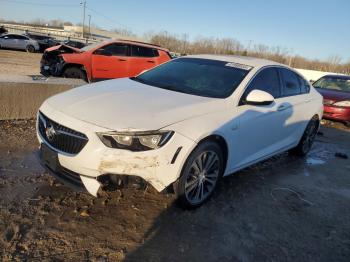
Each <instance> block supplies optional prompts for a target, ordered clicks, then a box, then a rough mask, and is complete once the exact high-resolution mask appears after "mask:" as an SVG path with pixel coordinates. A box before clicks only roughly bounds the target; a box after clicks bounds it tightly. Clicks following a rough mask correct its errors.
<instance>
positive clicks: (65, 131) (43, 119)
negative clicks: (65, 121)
mask: <svg viewBox="0 0 350 262" xmlns="http://www.w3.org/2000/svg"><path fill="white" fill-rule="evenodd" d="M38 128H39V133H40V135H41V137H42V138H43V139H44V140H45V141H46V143H48V144H49V145H50V146H51V147H53V148H54V149H57V150H59V151H61V152H64V153H68V154H73V155H75V154H78V153H79V152H80V151H81V150H82V149H83V148H84V146H85V145H86V143H87V142H88V138H87V137H86V135H84V134H83V133H80V132H77V131H75V130H73V129H70V128H68V127H65V126H62V125H60V124H58V123H56V122H55V121H53V120H51V119H50V118H48V117H47V116H45V115H44V114H43V113H41V112H39V119H38Z"/></svg>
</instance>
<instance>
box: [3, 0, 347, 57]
mask: <svg viewBox="0 0 350 262" xmlns="http://www.w3.org/2000/svg"><path fill="white" fill-rule="evenodd" d="M80 2H81V1H80V0H59V1H57V0H55V1H52V0H46V1H45V0H0V18H4V19H11V20H18V21H22V20H24V21H30V20H33V19H35V18H41V19H48V20H50V19H62V20H67V21H71V22H73V23H78V22H81V21H82V16H83V15H82V7H81V5H80ZM87 8H88V9H87V12H86V17H87V15H89V14H90V15H91V22H92V23H93V24H96V25H98V26H100V27H102V28H105V29H112V28H124V29H128V30H131V31H133V32H134V33H136V34H139V35H143V34H144V33H147V32H150V31H153V32H158V31H164V30H165V31H168V32H169V33H172V34H177V35H179V36H181V35H182V34H187V35H188V36H189V38H190V40H191V39H195V38H196V37H198V36H204V37H214V38H223V37H231V38H234V39H236V40H238V41H240V42H241V43H242V44H244V45H246V46H247V45H249V44H250V45H251V46H253V45H255V44H264V45H268V46H274V47H276V46H279V47H282V48H284V49H286V50H289V52H290V53H291V54H292V55H301V56H304V57H307V58H311V59H321V60H327V59H328V58H329V57H330V56H333V55H339V56H340V57H341V58H342V61H341V62H344V63H345V62H350V0H333V1H330V0H317V1H316V0H290V1H288V0H123V1H121V0H87Z"/></svg>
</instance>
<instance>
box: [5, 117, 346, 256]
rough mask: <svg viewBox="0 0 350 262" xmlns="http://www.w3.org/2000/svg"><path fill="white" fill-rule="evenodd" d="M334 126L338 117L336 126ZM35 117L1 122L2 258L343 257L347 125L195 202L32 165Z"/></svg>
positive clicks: (229, 180)
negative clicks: (79, 189) (300, 153)
mask: <svg viewBox="0 0 350 262" xmlns="http://www.w3.org/2000/svg"><path fill="white" fill-rule="evenodd" d="M338 127H339V126H338ZM37 147H38V144H37V141H36V137H35V124H34V121H15V122H14V121H12V122H0V260H2V261H327V262H328V261H349V260H350V160H349V159H344V158H341V157H336V156H335V153H338V152H341V153H344V154H347V155H349V156H350V132H349V130H348V129H345V128H342V129H339V128H333V127H322V129H321V134H320V135H318V136H317V141H316V143H315V145H314V147H313V149H312V152H311V153H310V154H309V156H308V157H307V158H306V159H299V158H295V157H290V156H289V155H288V154H287V153H286V154H282V155H279V156H277V157H274V158H272V159H270V160H268V161H266V162H264V163H261V164H258V165H255V166H253V167H251V168H248V169H245V170H243V171H241V172H238V173H237V174H235V175H233V176H231V177H227V178H225V179H223V180H222V181H221V183H220V187H219V189H220V190H219V192H218V193H217V194H215V195H214V197H213V198H212V199H211V200H210V201H209V202H208V203H206V204H205V205H204V206H202V207H200V208H199V209H197V210H194V211H184V210H182V209H180V208H179V207H177V205H176V203H175V202H174V196H173V195H171V194H159V193H157V192H155V191H154V190H153V189H152V188H148V189H147V190H146V191H142V190H138V189H135V188H126V189H122V190H120V191H117V192H114V193H111V194H106V195H104V196H102V197H100V198H94V197H93V196H90V195H88V194H87V193H76V192H73V191H71V190H70V189H69V188H67V187H65V186H63V185H61V184H59V183H57V182H56V181H55V180H54V179H53V178H51V177H50V176H49V175H47V174H46V173H45V172H44V170H43V169H42V168H41V167H40V166H39V165H38V162H37V160H36V157H35V152H36V150H37Z"/></svg>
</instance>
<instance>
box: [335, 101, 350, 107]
mask: <svg viewBox="0 0 350 262" xmlns="http://www.w3.org/2000/svg"><path fill="white" fill-rule="evenodd" d="M333 105H334V106H343V107H350V101H340V102H336V103H334V104H333Z"/></svg>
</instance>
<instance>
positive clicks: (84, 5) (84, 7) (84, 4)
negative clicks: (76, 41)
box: [80, 1, 86, 38]
mask: <svg viewBox="0 0 350 262" xmlns="http://www.w3.org/2000/svg"><path fill="white" fill-rule="evenodd" d="M80 4H81V5H82V6H83V38H84V31H85V30H84V28H85V9H86V1H82V2H80Z"/></svg>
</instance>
